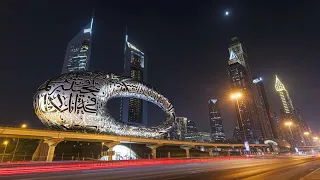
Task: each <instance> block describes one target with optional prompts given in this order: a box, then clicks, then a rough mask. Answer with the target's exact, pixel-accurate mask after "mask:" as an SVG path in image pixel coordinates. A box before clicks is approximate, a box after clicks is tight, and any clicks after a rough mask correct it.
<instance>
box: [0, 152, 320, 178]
mask: <svg viewBox="0 0 320 180" xmlns="http://www.w3.org/2000/svg"><path fill="white" fill-rule="evenodd" d="M0 179H12V180H14V179H25V180H27V179H28V180H42V179H46V180H80V179H89V180H105V179H107V180H116V179H125V180H142V179H146V180H147V179H152V180H157V179H161V180H169V179H170V180H172V179H173V180H185V179H186V180H194V179H196V180H200V179H201V180H205V179H210V180H212V179H223V180H225V179H243V180H261V179H263V180H295V179H297V180H311V179H312V180H314V179H319V180H320V158H319V157H277V158H273V157H272V158H255V159H245V160H225V161H217V162H205V163H188V164H175V165H172V164H171V165H156V166H139V167H127V168H115V169H110V168H109V169H95V170H81V171H67V172H51V173H38V174H24V175H14V176H0Z"/></svg>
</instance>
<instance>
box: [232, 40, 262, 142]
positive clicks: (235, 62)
mask: <svg viewBox="0 0 320 180" xmlns="http://www.w3.org/2000/svg"><path fill="white" fill-rule="evenodd" d="M229 55H230V56H229V61H228V64H229V67H228V74H229V78H230V84H231V90H232V91H233V92H239V93H241V94H242V95H243V97H242V98H240V99H238V100H237V102H234V103H235V107H236V109H237V111H236V112H237V117H238V123H237V127H236V128H235V133H234V135H237V134H238V133H237V131H239V132H240V138H241V140H246V141H250V142H255V141H257V140H259V139H263V134H262V132H261V123H260V119H259V116H258V114H257V107H256V104H255V102H256V101H255V98H256V97H255V96H254V94H253V83H252V77H251V73H250V69H249V65H248V62H247V53H246V51H245V49H244V47H243V46H242V44H241V42H240V41H239V40H238V38H237V37H234V38H232V39H231V44H230V47H229Z"/></svg>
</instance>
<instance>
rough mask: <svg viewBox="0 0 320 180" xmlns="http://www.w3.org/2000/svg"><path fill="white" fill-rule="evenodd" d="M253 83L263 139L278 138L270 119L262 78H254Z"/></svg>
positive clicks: (275, 128)
mask: <svg viewBox="0 0 320 180" xmlns="http://www.w3.org/2000/svg"><path fill="white" fill-rule="evenodd" d="M252 82H253V84H254V87H255V90H256V94H257V103H256V104H257V109H258V113H259V115H260V120H261V125H262V133H263V137H264V138H265V139H273V138H278V135H277V127H276V125H275V123H274V121H273V119H272V113H271V109H270V105H269V102H268V98H267V93H266V91H265V88H264V85H263V79H262V78H261V77H260V78H254V79H253V81H252Z"/></svg>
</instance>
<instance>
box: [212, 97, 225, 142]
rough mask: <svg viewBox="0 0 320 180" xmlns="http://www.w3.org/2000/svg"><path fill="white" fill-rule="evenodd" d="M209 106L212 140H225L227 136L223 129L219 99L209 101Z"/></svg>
mask: <svg viewBox="0 0 320 180" xmlns="http://www.w3.org/2000/svg"><path fill="white" fill-rule="evenodd" d="M208 108H209V121H210V130H211V138H212V141H214V142H223V141H225V140H226V138H225V134H224V131H223V125H222V117H221V113H220V109H219V102H218V100H217V99H210V100H209V101H208Z"/></svg>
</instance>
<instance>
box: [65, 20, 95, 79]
mask: <svg viewBox="0 0 320 180" xmlns="http://www.w3.org/2000/svg"><path fill="white" fill-rule="evenodd" d="M92 24H93V18H92V19H91V22H90V23H89V24H88V25H86V26H85V27H84V28H83V29H82V30H81V31H80V32H79V33H78V34H77V35H76V36H75V37H74V38H73V39H72V40H71V41H70V42H69V43H68V47H67V51H66V56H65V58H64V62H63V67H62V74H63V73H68V72H72V71H86V70H88V68H89V62H90V54H91V43H92V42H91V40H92V39H91V37H92Z"/></svg>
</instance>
